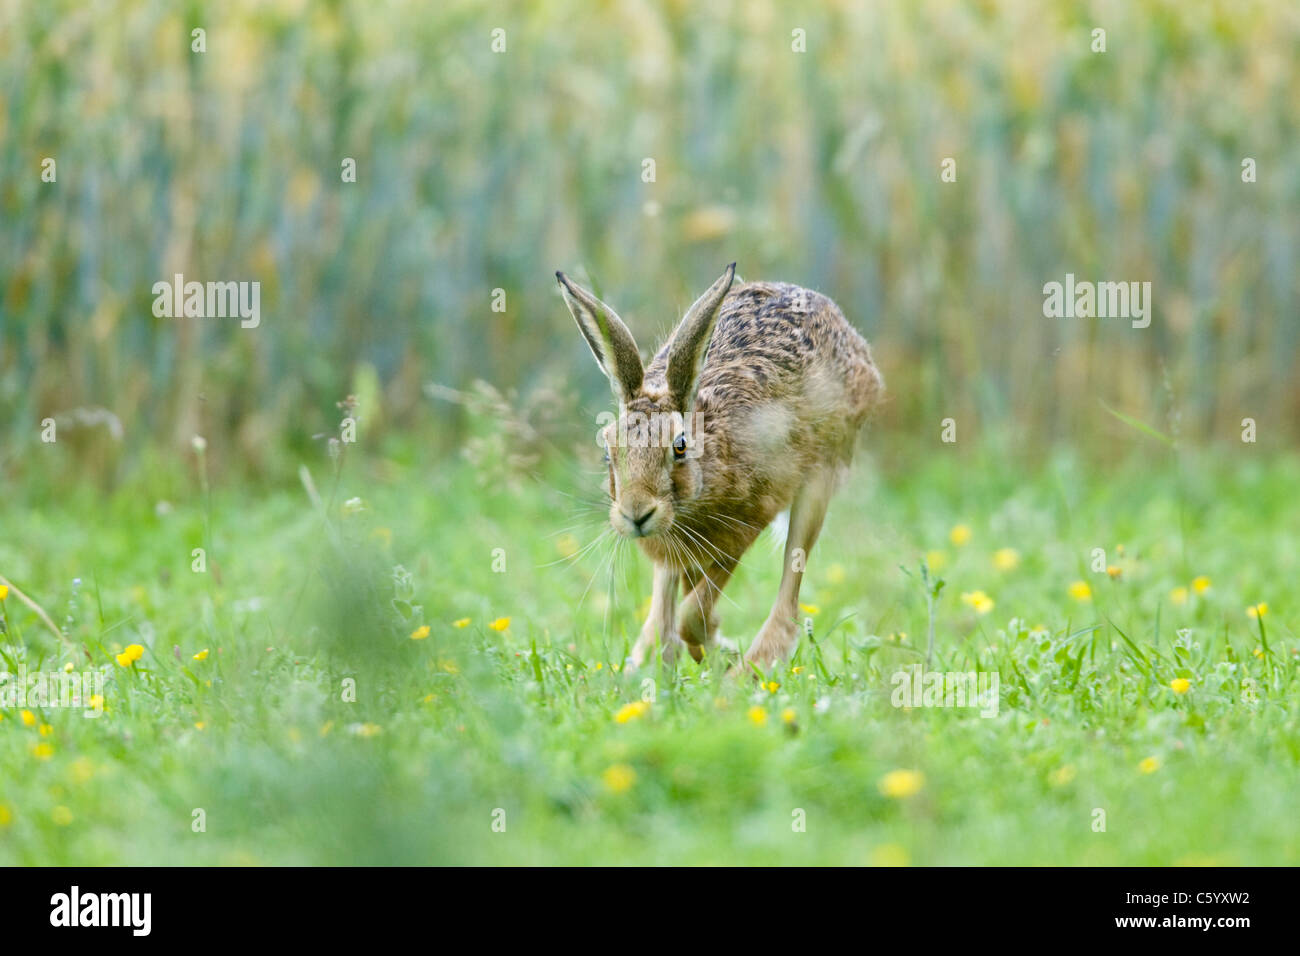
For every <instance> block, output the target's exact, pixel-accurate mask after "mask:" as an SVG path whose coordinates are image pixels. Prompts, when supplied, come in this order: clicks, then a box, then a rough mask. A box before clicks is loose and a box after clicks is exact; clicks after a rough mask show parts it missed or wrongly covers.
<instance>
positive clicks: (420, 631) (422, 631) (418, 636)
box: [411, 624, 429, 641]
mask: <svg viewBox="0 0 1300 956" xmlns="http://www.w3.org/2000/svg"><path fill="white" fill-rule="evenodd" d="M428 636H429V625H428V624H421V625H420V626H419V627H417V628H416V629H415V630H413V631H412V632H411V640H413V641H422V640H424V639H425V638H426V637H428Z"/></svg>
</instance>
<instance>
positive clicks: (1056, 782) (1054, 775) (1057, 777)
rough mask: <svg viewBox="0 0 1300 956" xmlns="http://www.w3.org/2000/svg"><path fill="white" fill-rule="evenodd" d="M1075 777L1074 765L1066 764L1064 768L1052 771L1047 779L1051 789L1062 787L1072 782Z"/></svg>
mask: <svg viewBox="0 0 1300 956" xmlns="http://www.w3.org/2000/svg"><path fill="white" fill-rule="evenodd" d="M1075 776H1077V772H1076V771H1075V769H1074V764H1071V763H1067V764H1065V766H1063V767H1058V768H1057V769H1055V770H1053V771H1052V772H1051V773H1050V774H1048V776H1047V779H1048V782H1050V783H1051V785H1052V786H1053V787H1064V786H1065V785H1066V784H1068V783H1070V782H1071V781H1073V780H1074V778H1075Z"/></svg>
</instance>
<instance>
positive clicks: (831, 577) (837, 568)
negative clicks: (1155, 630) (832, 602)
mask: <svg viewBox="0 0 1300 956" xmlns="http://www.w3.org/2000/svg"><path fill="white" fill-rule="evenodd" d="M846 577H848V575H847V574H846V573H845V571H844V565H842V564H832V565H831V566H830V567H829V568H827V569H826V580H827V581H828V582H830V583H831V584H843V583H844V579H845V578H846Z"/></svg>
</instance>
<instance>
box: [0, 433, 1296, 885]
mask: <svg viewBox="0 0 1300 956" xmlns="http://www.w3.org/2000/svg"><path fill="white" fill-rule="evenodd" d="M1121 439H1122V440H1124V441H1125V442H1127V443H1128V444H1129V445H1130V446H1131V449H1130V450H1131V452H1132V454H1131V455H1130V456H1129V461H1128V463H1127V464H1125V465H1123V466H1119V467H1116V468H1114V469H1112V470H1110V471H1109V472H1108V473H1106V474H1104V475H1103V474H1101V473H1098V472H1096V471H1089V470H1087V469H1084V468H1082V467H1080V463H1079V462H1078V461H1077V460H1076V459H1075V458H1074V457H1073V456H1072V455H1071V454H1069V453H1068V452H1064V453H1061V454H1060V455H1057V456H1054V457H1053V458H1052V459H1051V460H1050V461H1048V462H1045V463H1044V464H1043V465H1042V466H1041V467H1039V468H1037V469H1026V468H1025V467H1024V466H1023V465H1022V464H1021V463H1019V462H1018V461H1017V458H1016V455H1015V454H1014V452H1012V451H1009V450H1007V449H999V450H996V451H989V452H988V453H986V455H985V456H984V457H983V458H981V459H980V460H979V461H978V466H977V467H972V466H971V463H970V462H969V461H964V460H962V459H959V458H957V457H956V456H955V455H953V456H950V457H948V458H946V459H945V458H944V457H943V456H942V455H936V454H934V453H933V452H931V453H925V454H922V453H915V454H913V455H912V456H911V457H912V459H913V460H908V459H907V458H904V459H903V460H899V457H898V456H897V455H889V454H888V453H887V452H886V450H885V446H886V445H887V444H888V440H887V437H886V436H882V435H873V436H872V441H869V442H868V454H867V455H865V456H864V457H863V460H862V461H861V463H860V464H859V466H858V468H857V470H856V472H855V474H854V478H853V481H852V482H851V484H850V486H849V488H848V489H847V490H846V491H845V492H844V493H843V494H842V495H841V497H840V498H839V499H837V500H836V502H835V503H834V504H833V505H832V508H831V513H830V518H829V520H828V524H827V530H826V532H825V533H824V535H823V537H822V540H821V542H820V544H819V546H818V550H817V551H816V552H814V555H813V560H812V562H811V566H810V571H809V575H808V577H807V578H806V580H805V589H804V595H803V600H804V601H805V602H806V604H805V606H804V608H803V610H804V612H805V613H806V615H807V619H808V620H810V621H811V622H812V626H811V634H809V635H806V636H805V637H804V639H803V640H802V641H801V643H800V645H799V648H798V651H797V653H796V654H795V656H794V658H793V659H792V660H791V661H789V662H788V663H787V664H784V665H780V666H778V667H776V668H775V669H773V670H772V671H771V672H770V673H767V674H764V675H763V676H762V679H761V680H759V679H758V678H757V677H756V678H754V679H752V680H743V681H738V682H737V681H727V680H724V679H723V676H722V668H723V667H724V665H725V663H726V661H725V660H724V657H725V655H722V654H721V652H720V653H719V655H718V656H715V657H711V658H708V659H706V661H705V663H704V664H703V665H695V664H692V663H686V664H683V665H680V666H679V667H678V668H677V669H676V670H675V671H673V670H671V669H664V668H662V667H661V666H660V665H659V664H658V663H656V665H655V666H654V667H653V668H652V667H649V666H647V667H646V668H644V669H643V670H642V671H641V672H638V673H636V674H634V675H626V674H623V673H621V669H622V662H623V658H624V655H625V654H626V653H627V650H628V647H629V645H630V641H631V639H632V638H633V637H634V636H635V634H636V631H637V630H638V628H639V625H640V614H643V613H644V602H645V600H646V597H647V595H648V593H649V571H648V563H647V562H646V561H645V559H644V558H640V557H638V556H636V555H634V554H633V553H632V549H631V547H630V546H624V547H622V548H621V549H615V548H613V547H611V546H610V544H609V542H608V539H603V540H602V539H600V537H599V532H600V521H601V518H600V516H599V514H598V513H597V511H596V510H595V502H594V501H593V500H592V499H594V498H595V497H596V496H597V495H596V494H595V493H594V492H595V490H596V488H598V486H599V482H600V479H599V477H598V474H599V470H598V469H599V465H598V460H597V459H596V454H595V451H594V449H593V450H592V453H591V457H592V460H591V461H589V462H588V461H585V460H584V459H583V456H582V455H580V454H579V455H575V457H574V459H573V460H572V461H571V462H561V463H554V462H552V463H551V464H549V465H548V466H545V467H541V468H538V469H535V470H534V471H532V472H531V474H530V475H529V476H521V477H520V479H519V481H520V484H519V485H518V487H515V488H509V487H507V486H506V485H501V484H495V483H494V485H493V486H492V487H485V486H484V484H485V483H484V480H483V469H482V467H480V466H478V465H471V464H469V463H467V462H463V461H462V462H459V463H457V462H452V463H448V462H445V461H429V460H427V459H425V458H424V457H423V456H422V455H421V452H420V450H419V449H418V448H417V447H415V446H411V447H406V448H402V447H393V448H391V449H389V450H388V453H386V454H383V455H370V456H361V455H354V456H352V457H351V459H349V457H348V455H346V454H345V455H344V456H342V457H341V458H340V459H339V460H336V461H334V462H331V461H330V460H329V458H328V456H327V455H325V454H324V452H323V451H322V453H321V455H320V456H319V460H317V461H315V462H313V463H311V464H312V467H311V468H310V469H309V470H308V474H309V475H311V476H312V477H311V479H310V481H309V486H310V488H311V489H313V491H311V492H309V491H308V486H307V485H304V484H302V483H288V484H286V485H284V486H283V487H281V488H278V489H276V490H274V491H273V492H264V493H261V494H257V495H252V494H249V493H248V492H247V491H246V490H244V489H240V488H237V487H232V488H220V489H210V490H209V491H208V492H206V493H205V490H204V484H203V482H202V481H201V476H202V474H203V469H204V467H205V463H204V461H203V454H202V453H198V452H195V453H192V454H191V455H190V456H189V459H190V460H189V461H188V463H187V465H186V466H185V467H181V466H179V465H173V466H171V467H168V466H166V465H164V464H162V463H158V464H156V465H155V466H154V467H152V468H150V469H148V470H147V471H146V472H143V473H141V474H140V475H138V476H137V477H136V478H135V479H134V480H133V481H132V482H131V483H130V484H129V485H128V486H126V487H123V488H120V489H118V490H117V491H116V492H114V493H113V494H111V495H108V496H102V495H100V494H98V493H92V492H88V491H86V490H84V488H83V489H82V490H81V491H77V490H75V486H74V489H72V490H69V489H65V488H63V487H61V483H60V480H59V479H58V478H57V477H53V476H52V477H51V480H50V481H49V482H48V483H46V485H44V486H39V485H33V486H30V487H28V488H26V489H21V490H19V492H18V493H17V495H8V496H5V498H4V500H3V501H2V502H0V526H3V527H4V528H5V531H6V533H5V536H4V539H3V541H0V569H2V572H0V573H4V574H5V575H6V577H7V578H9V579H10V580H11V582H13V584H14V586H15V587H20V586H21V587H26V588H28V589H29V590H31V591H32V592H34V593H40V594H41V595H42V596H43V597H44V598H45V599H46V601H47V603H48V610H49V614H50V616H51V618H52V619H53V620H55V621H57V622H58V626H59V627H60V628H61V629H64V630H66V634H67V640H66V641H64V640H59V639H56V638H55V637H54V635H53V634H52V633H50V632H49V628H48V627H44V626H42V624H41V622H40V621H39V619H38V618H37V617H36V615H35V614H34V613H33V612H32V611H30V610H29V609H27V608H26V607H25V606H24V605H22V604H21V603H20V602H18V601H17V600H16V598H15V595H14V594H13V593H12V592H11V593H10V594H9V595H8V596H7V599H6V601H5V603H4V608H5V614H6V618H5V620H6V622H7V625H8V629H9V630H8V637H7V642H6V645H5V648H4V651H5V655H6V658H7V659H8V660H9V661H10V664H11V669H13V668H14V665H16V664H17V663H19V662H21V661H22V660H23V659H24V657H25V660H26V663H27V665H28V667H29V669H36V668H42V669H45V670H47V671H49V670H58V669H60V668H62V667H63V666H64V665H65V664H67V663H72V664H73V665H74V666H75V667H76V668H77V669H78V670H81V669H84V668H87V667H91V668H96V669H98V670H100V671H102V672H103V673H104V674H105V675H106V682H105V689H104V693H103V697H104V701H103V709H104V712H103V715H102V716H101V717H98V718H93V719H92V718H87V717H85V716H84V715H83V713H82V711H81V710H72V709H68V708H58V707H46V708H36V709H35V710H32V709H26V710H24V711H22V712H20V711H18V710H14V709H10V710H7V711H6V712H5V713H4V719H3V720H2V721H0V765H2V766H3V767H4V776H3V781H4V782H3V790H2V791H0V862H4V863H22V864H50V863H65V864H67V863H78V864H109V863H127V864H141V863H164V864H181V863H209V864H255V863H256V864H295V863H313V864H321V863H331V864H348V863H404V864H422V863H476V864H477V863H521V864H541V863H608V864H634V863H698V864H726V863H837V864H872V865H897V864H906V863H911V864H919V865H925V864H1013V863H1014V864H1022V863H1031V864H1063V863H1064V864H1107V865H1109V864H1180V865H1181V864H1189V865H1194V864H1203V863H1219V864H1228V865H1234V864H1294V863H1295V862H1296V861H1297V859H1298V858H1300V818H1297V816H1296V814H1295V813H1294V806H1295V795H1296V793H1297V785H1298V783H1300V717H1298V716H1297V712H1296V707H1295V700H1296V692H1297V656H1298V654H1300V650H1298V645H1297V642H1296V626H1295V625H1296V618H1295V610H1294V608H1295V603H1294V599H1293V597H1292V596H1291V593H1290V592H1291V589H1290V588H1289V586H1288V585H1287V584H1286V583H1285V582H1288V581H1292V580H1294V579H1295V577H1296V573H1297V571H1300V553H1298V551H1297V547H1296V542H1297V541H1300V516H1298V513H1297V510H1296V509H1295V508H1294V504H1293V500H1292V498H1293V494H1294V489H1295V487H1296V486H1297V483H1300V458H1297V457H1296V456H1271V457H1269V458H1267V459H1265V460H1262V461H1260V460H1254V459H1252V458H1251V457H1250V456H1249V455H1243V454H1240V453H1238V454H1236V455H1233V454H1224V453H1219V454H1208V453H1199V454H1198V453H1194V452H1186V451H1182V452H1178V453H1172V452H1165V453H1158V454H1153V453H1152V452H1151V450H1150V449H1149V448H1145V447H1144V445H1148V444H1150V443H1151V440H1150V439H1149V438H1146V437H1145V436H1141V435H1136V436H1135V437H1131V438H1123V437H1122V436H1121ZM891 459H892V460H891ZM588 502H590V504H588ZM769 536H770V533H769V534H766V535H765V536H764V537H763V538H761V539H760V540H759V542H758V543H756V545H755V546H754V548H753V549H752V550H751V552H750V554H749V555H748V556H747V557H746V559H745V561H744V562H743V563H742V565H741V570H740V572H739V573H738V575H737V578H736V579H735V580H734V582H733V584H732V586H731V587H730V588H729V589H728V591H727V594H728V596H729V600H724V601H723V603H722V620H723V624H722V631H723V634H724V635H726V636H728V637H732V638H737V639H740V640H741V642H742V643H743V642H746V641H748V639H750V638H751V637H752V635H753V633H755V631H756V629H757V627H758V625H759V624H760V623H761V622H762V620H763V617H764V616H765V615H766V612H767V607H768V603H767V602H769V601H770V598H771V595H772V594H773V593H774V588H775V584H776V581H777V579H778V577H779V573H778V571H779V567H778V566H779V564H780V556H779V552H778V551H777V550H776V549H775V545H774V544H773V543H772V542H770V541H768V540H767V539H768V537H769ZM205 542H206V554H207V560H208V564H207V570H206V572H204V573H196V572H195V571H194V570H192V568H193V559H192V556H191V555H192V550H193V547H198V546H200V545H203V544H204V543H205ZM589 545H590V547H588V546H589ZM1094 548H1101V549H1104V551H1105V556H1106V557H1105V568H1106V569H1105V570H1103V571H1101V572H1100V573H1098V572H1096V571H1093V570H1092V567H1093V566H1094V553H1093V549H1094ZM497 549H500V550H497ZM922 561H924V562H926V565H927V567H928V569H929V572H930V574H931V576H932V578H934V579H942V581H943V586H942V587H941V588H940V589H939V590H938V595H937V598H936V599H935V600H934V602H933V603H934V606H933V611H932V612H931V610H930V607H929V602H928V601H927V597H926V590H925V588H924V587H923V586H922V583H921V578H920V571H919V564H920V562H922ZM494 568H495V570H494ZM74 580H75V581H79V586H74ZM1252 608H1253V609H1254V610H1253V612H1252V611H1251V610H1249V609H1252ZM1261 609H1262V610H1263V613H1262V614H1261V613H1260V611H1261ZM931 621H933V626H934V633H935V648H934V660H933V663H932V665H931V667H930V669H931V670H941V671H981V672H986V673H997V674H998V675H999V678H1000V694H999V700H998V706H997V709H996V716H988V715H987V709H986V711H985V713H986V715H985V716H981V711H980V710H979V709H973V708H956V707H932V706H931V707H926V706H917V707H910V708H902V707H897V706H894V705H893V702H891V696H892V691H893V686H892V684H891V681H892V678H893V675H894V674H895V673H897V672H899V671H900V670H904V669H906V668H909V667H910V666H911V665H913V664H916V663H919V662H921V661H923V660H924V658H925V654H926V644H927V632H928V628H929V626H930V623H931ZM132 645H138V646H139V649H140V656H139V657H138V658H137V659H132V657H133V655H132V654H131V652H130V648H131V646H132ZM349 681H351V682H353V683H352V684H351V685H350V684H349ZM647 681H649V683H647ZM350 686H352V687H354V688H355V690H354V692H353V693H350V692H349V687H350ZM199 810H201V811H202V814H201V816H200V815H196V811H199ZM1098 811H1102V812H1103V814H1104V815H1103V816H1100V817H1099V816H1098ZM196 820H201V822H202V824H203V826H202V829H201V830H200V831H199V832H196V829H195V827H196V823H195V821H196ZM1099 821H1100V825H1101V827H1102V829H1100V830H1099V829H1098V825H1099Z"/></svg>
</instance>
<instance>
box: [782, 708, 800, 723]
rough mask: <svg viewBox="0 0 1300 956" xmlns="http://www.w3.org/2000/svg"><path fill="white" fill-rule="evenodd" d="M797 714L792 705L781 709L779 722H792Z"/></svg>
mask: <svg viewBox="0 0 1300 956" xmlns="http://www.w3.org/2000/svg"><path fill="white" fill-rule="evenodd" d="M798 716H799V714H798V713H797V712H796V711H795V709H794V708H793V707H787V708H786V709H785V710H783V711H781V722H782V723H786V724H793V723H794V722H795V720H796V719H797V718H798Z"/></svg>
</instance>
